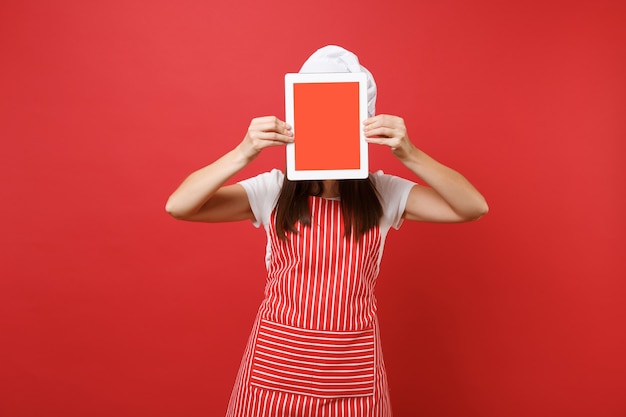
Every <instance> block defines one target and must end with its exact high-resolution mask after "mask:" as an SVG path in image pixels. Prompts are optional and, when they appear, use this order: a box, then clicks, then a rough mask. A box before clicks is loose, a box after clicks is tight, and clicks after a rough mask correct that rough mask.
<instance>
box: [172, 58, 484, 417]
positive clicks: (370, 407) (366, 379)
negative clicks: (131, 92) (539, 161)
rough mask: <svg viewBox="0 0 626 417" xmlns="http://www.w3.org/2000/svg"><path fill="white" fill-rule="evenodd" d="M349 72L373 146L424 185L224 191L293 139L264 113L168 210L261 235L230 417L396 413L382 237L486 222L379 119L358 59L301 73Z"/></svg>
mask: <svg viewBox="0 0 626 417" xmlns="http://www.w3.org/2000/svg"><path fill="white" fill-rule="evenodd" d="M354 71H364V72H366V73H367V75H368V101H369V103H368V107H369V110H368V111H369V113H370V117H369V118H368V119H367V120H365V122H364V124H363V130H364V133H365V137H366V140H367V142H369V143H372V144H377V145H383V146H387V147H389V148H390V149H391V152H392V153H393V154H394V155H395V156H396V158H397V159H398V160H399V161H400V162H401V163H402V164H404V165H405V166H406V167H407V168H408V169H409V171H411V172H412V174H413V175H415V176H416V177H417V178H421V180H422V181H423V182H425V183H426V184H427V186H422V185H418V184H415V183H414V182H412V181H409V180H406V179H402V178H399V177H395V176H391V175H385V174H383V173H382V172H377V173H374V174H370V176H369V178H367V179H365V180H341V181H337V180H324V181H299V182H292V181H289V180H287V179H286V178H285V176H284V174H283V173H282V172H281V171H278V170H272V171H271V172H267V173H264V174H260V175H258V176H256V177H253V178H250V179H247V180H244V181H241V182H239V183H238V184H232V185H225V184H226V182H227V181H228V180H229V179H230V178H231V177H232V176H233V175H235V174H236V173H238V172H239V171H241V170H242V169H243V168H245V167H246V166H247V165H248V164H249V163H250V162H251V161H252V160H254V159H255V158H256V157H257V156H258V155H259V154H260V153H261V151H262V150H263V149H265V148H267V147H270V146H284V145H286V144H288V143H292V142H293V141H294V140H297V139H296V138H294V135H293V133H292V130H291V126H289V125H287V124H286V123H285V122H283V121H282V120H279V119H278V118H276V117H274V116H267V117H260V118H256V119H254V120H252V122H251V123H250V126H249V128H248V131H247V133H246V135H245V137H244V139H243V141H242V142H241V143H240V144H239V145H238V146H237V147H236V148H235V149H233V150H232V151H230V152H228V153H227V154H225V155H224V156H222V157H221V158H219V159H218V160H216V161H215V162H213V163H212V164H210V165H208V166H206V167H204V168H202V169H200V170H198V171H196V172H194V173H192V174H191V175H190V176H189V177H188V178H187V179H186V180H185V181H184V182H183V183H182V184H181V185H180V186H179V188H178V189H177V190H176V191H175V192H174V193H173V194H172V195H171V197H170V198H169V200H168V202H167V206H166V210H167V211H168V212H169V213H170V214H171V215H172V216H174V217H176V218H178V219H183V220H190V221H201V222H226V221H236V220H250V221H252V222H253V223H254V225H255V226H257V227H259V226H260V225H263V227H264V228H265V230H266V234H267V239H268V244H267V247H266V267H267V271H268V277H267V284H266V289H265V299H264V300H263V302H262V304H261V307H260V309H259V313H258V315H257V319H256V321H255V324H254V327H253V330H252V334H251V336H250V340H249V343H248V346H247V348H246V351H245V354H244V357H243V360H242V364H241V367H240V370H239V373H238V376H237V380H236V383H235V387H234V389H233V393H232V396H231V400H230V404H229V407H228V412H227V416H228V417H235V416H237V417H244V416H245V417H252V416H254V417H261V416H267V417H269V416H272V417H273V416H283V415H284V416H294V417H295V416H302V417H304V416H313V415H320V416H322V415H323V416H326V417H332V416H352V417H374V416H375V417H382V416H391V404H390V402H389V393H388V388H387V379H386V374H385V367H384V363H383V359H382V351H381V348H380V340H379V334H378V322H377V318H376V300H375V297H374V284H375V280H376V276H377V275H378V267H379V265H380V259H381V255H382V250H383V245H384V241H385V237H386V234H387V232H388V231H389V229H390V228H391V227H394V228H396V229H397V228H399V227H400V224H401V223H402V221H403V220H405V219H406V220H413V221H423V222H464V221H471V220H476V219H478V218H479V217H481V216H483V215H484V214H486V213H487V210H488V208H487V204H486V202H485V200H484V198H483V197H482V195H481V194H480V193H479V192H478V191H477V190H476V189H475V188H474V187H473V186H472V185H471V184H470V183H469V182H468V181H467V180H466V179H465V178H464V177H463V176H462V175H461V174H459V173H458V172H456V171H454V170H452V169H450V168H448V167H446V166H444V165H442V164H441V163H439V162H437V161H435V160H434V159H433V158H431V157H429V156H428V155H426V154H425V153H424V152H423V151H421V150H420V149H418V148H416V147H415V146H414V145H413V144H412V143H411V141H410V140H409V137H408V135H407V131H406V127H405V125H404V121H403V120H402V119H401V118H399V117H397V116H391V115H376V116H374V103H375V97H376V85H375V83H374V80H373V78H372V77H371V74H370V73H369V71H367V70H366V69H365V68H364V67H362V66H360V64H359V63H358V59H357V57H356V56H355V55H354V54H352V53H351V52H349V51H346V50H345V49H343V48H340V47H337V46H327V47H324V48H322V49H320V50H318V51H316V52H315V53H314V54H313V55H312V56H311V57H310V58H309V59H308V60H307V62H306V63H305V64H304V66H303V68H302V69H301V72H354ZM329 134H332V132H329Z"/></svg>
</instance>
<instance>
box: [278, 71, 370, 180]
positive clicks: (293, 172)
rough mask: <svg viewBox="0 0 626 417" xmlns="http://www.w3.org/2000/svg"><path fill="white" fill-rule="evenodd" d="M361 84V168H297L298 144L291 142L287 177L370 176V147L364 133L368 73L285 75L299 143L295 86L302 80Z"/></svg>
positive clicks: (289, 112)
mask: <svg viewBox="0 0 626 417" xmlns="http://www.w3.org/2000/svg"><path fill="white" fill-rule="evenodd" d="M346 82H356V83H358V84H359V126H355V129H358V131H359V138H360V142H359V144H360V147H359V152H360V156H359V161H360V164H359V168H358V169H324V170H297V169H296V168H295V146H296V144H295V143H290V144H287V178H288V179H290V180H294V181H297V180H327V179H362V178H367V176H368V175H369V172H368V148H367V142H366V141H365V134H364V133H363V121H365V119H367V75H366V74H365V73H363V72H354V73H353V72H350V73H319V74H295V73H290V74H286V75H285V121H286V122H287V123H288V124H290V125H291V126H292V128H293V133H294V138H295V142H296V143H297V142H298V126H297V121H295V120H294V96H293V86H294V84H299V83H346Z"/></svg>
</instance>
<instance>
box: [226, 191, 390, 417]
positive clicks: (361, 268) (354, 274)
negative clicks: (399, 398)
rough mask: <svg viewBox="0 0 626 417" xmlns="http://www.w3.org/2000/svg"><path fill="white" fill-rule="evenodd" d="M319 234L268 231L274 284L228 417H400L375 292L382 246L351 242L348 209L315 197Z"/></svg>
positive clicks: (314, 228) (372, 237)
mask: <svg viewBox="0 0 626 417" xmlns="http://www.w3.org/2000/svg"><path fill="white" fill-rule="evenodd" d="M309 204H310V207H311V217H312V222H311V226H310V227H302V226H301V225H300V224H297V225H296V227H297V229H298V233H297V234H289V235H288V238H287V241H286V242H284V241H280V240H279V239H278V238H277V236H276V232H275V229H274V218H273V216H272V219H271V221H270V222H269V224H268V226H267V234H268V239H269V242H268V244H269V245H270V248H269V249H270V256H269V259H268V265H267V267H268V278H267V284H266V287H265V299H264V300H263V302H262V304H261V307H260V309H259V313H258V316H257V319H256V321H255V324H254V327H253V330H252V334H251V336H250V339H249V342H248V345H247V348H246V351H245V354H244V357H243V360H242V364H241V367H240V370H239V373H238V375H237V380H236V383H235V387H234V389H233V393H232V396H231V400H230V403H229V406H228V411H227V414H226V416H227V417H270V416H271V417H282V416H285V417H287V416H289V417H305V416H306V417H312V416H318V417H344V416H345V417H347V416H349V417H391V404H390V402H389V393H388V388H387V379H386V374H385V367H384V363H383V358H382V351H381V346H380V337H379V331H378V322H377V319H376V299H375V297H374V286H375V282H376V276H377V275H378V269H379V263H380V257H381V253H382V245H383V239H382V237H381V233H380V229H379V228H378V227H375V228H373V229H371V230H370V231H369V232H367V233H366V234H365V235H364V236H362V237H361V239H360V241H358V242H357V241H356V240H355V239H354V238H353V237H348V238H345V237H344V228H343V220H342V216H341V203H340V202H339V201H337V200H330V199H324V198H321V197H310V201H309Z"/></svg>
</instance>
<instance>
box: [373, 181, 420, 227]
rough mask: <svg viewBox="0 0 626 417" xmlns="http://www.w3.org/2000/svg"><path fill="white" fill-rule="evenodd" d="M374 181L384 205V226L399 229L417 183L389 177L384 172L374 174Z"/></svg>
mask: <svg viewBox="0 0 626 417" xmlns="http://www.w3.org/2000/svg"><path fill="white" fill-rule="evenodd" d="M372 180H373V182H374V186H375V187H376V190H377V191H378V194H379V195H380V197H381V203H382V205H383V219H382V226H383V227H393V228H394V229H399V228H400V226H401V225H402V221H403V219H402V215H403V214H404V209H405V207H406V201H407V199H408V198H409V192H410V191H411V189H412V188H413V186H414V185H415V182H413V181H410V180H407V179H404V178H400V177H396V176H394V175H388V174H385V173H383V172H382V171H377V172H375V173H373V174H372Z"/></svg>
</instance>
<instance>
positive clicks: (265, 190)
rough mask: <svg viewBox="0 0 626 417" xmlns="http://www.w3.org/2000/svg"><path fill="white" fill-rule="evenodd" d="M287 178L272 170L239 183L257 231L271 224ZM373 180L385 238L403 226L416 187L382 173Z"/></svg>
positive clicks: (278, 171)
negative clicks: (412, 191) (408, 200)
mask: <svg viewBox="0 0 626 417" xmlns="http://www.w3.org/2000/svg"><path fill="white" fill-rule="evenodd" d="M284 178H285V174H284V173H283V172H282V171H280V170H278V169H273V170H272V171H270V172H265V173H263V174H259V175H257V176H256V177H252V178H248V179H246V180H243V181H240V182H239V184H241V185H242V186H243V188H244V189H245V190H246V193H247V194H248V200H249V201H250V207H251V208H252V213H253V214H254V217H255V220H254V221H253V222H252V223H253V224H254V226H255V227H259V226H261V225H263V226H264V227H266V226H267V224H268V223H269V221H270V217H271V214H272V211H273V210H274V207H275V206H276V202H277V201H278V196H279V194H280V189H281V187H282V185H283V180H284ZM370 178H371V179H372V182H373V184H374V187H375V188H376V191H378V194H379V195H380V197H381V201H380V203H381V205H382V207H383V217H382V218H381V220H380V229H381V233H382V234H383V236H385V235H386V234H387V232H388V231H389V228H391V227H393V228H394V229H398V228H399V227H400V225H401V224H402V214H403V213H404V208H405V206H406V200H407V198H408V197H409V192H410V191H411V188H413V186H414V185H415V183H414V182H413V181H409V180H407V179H404V178H400V177H396V176H394V175H388V174H385V173H383V172H382V171H377V172H375V173H372V174H370Z"/></svg>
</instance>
